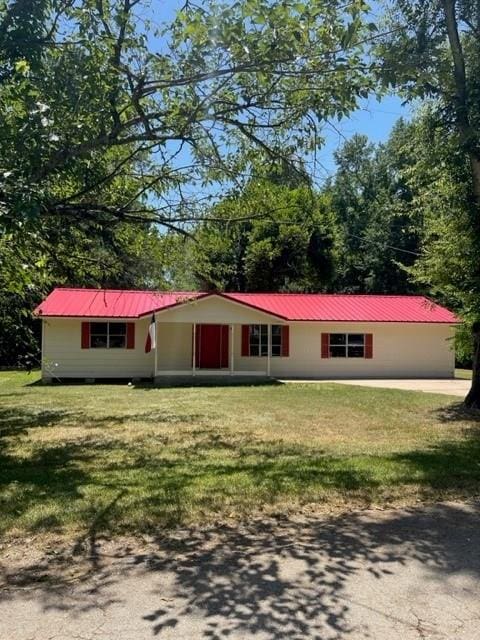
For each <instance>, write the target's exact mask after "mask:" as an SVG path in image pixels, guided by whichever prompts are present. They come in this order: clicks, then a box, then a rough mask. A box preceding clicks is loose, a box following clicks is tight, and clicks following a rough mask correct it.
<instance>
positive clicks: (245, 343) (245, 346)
mask: <svg viewBox="0 0 480 640" xmlns="http://www.w3.org/2000/svg"><path fill="white" fill-rule="evenodd" d="M248 355H250V325H248V324H242V356H248Z"/></svg>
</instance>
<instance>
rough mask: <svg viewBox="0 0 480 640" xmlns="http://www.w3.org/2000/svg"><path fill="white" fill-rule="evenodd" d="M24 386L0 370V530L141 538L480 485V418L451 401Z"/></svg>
mask: <svg viewBox="0 0 480 640" xmlns="http://www.w3.org/2000/svg"><path fill="white" fill-rule="evenodd" d="M33 382H34V378H33V377H32V376H30V377H29V376H27V375H26V374H22V373H2V374H0V509H1V513H2V518H1V521H0V531H2V532H4V533H6V532H9V533H11V534H25V533H26V532H39V531H41V532H57V533H62V534H68V533H72V532H76V533H78V532H85V531H88V529H89V528H92V527H94V528H95V530H96V531H104V532H112V531H116V532H119V531H121V532H126V533H136V532H139V531H146V530H149V529H151V528H156V527H158V526H172V525H176V524H180V523H189V522H204V521H208V520H212V519H217V518H224V517H229V516H230V517H237V516H242V515H246V514H251V513H253V512H258V511H259V510H266V511H271V510H277V511H278V510H285V509H297V508H299V507H300V506H301V505H304V504H307V503H313V504H315V505H323V506H325V507H327V508H337V507H343V508H348V507H351V506H360V505H370V504H382V505H385V504H396V503H401V504H408V503H411V502H415V501H418V500H427V499H428V500H430V499H436V498H446V497H459V496H468V495H473V494H477V492H478V488H479V482H480V437H479V430H478V425H479V423H478V422H477V419H476V416H474V415H468V414H464V413H462V412H461V410H460V408H459V406H458V404H456V403H455V402H453V399H452V400H451V399H449V398H448V397H446V396H440V395H430V394H425V393H415V392H408V391H397V390H388V389H373V388H372V389H370V388H366V387H354V386H344V385H334V384H319V385H312V384H306V385H301V384H295V385H260V386H232V387H192V388H148V387H145V388H141V387H140V388H135V387H128V386H127V385H95V386H92V385H87V386H83V385H65V386H55V385H53V386H41V385H35V384H32V383H33Z"/></svg>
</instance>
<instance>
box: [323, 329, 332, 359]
mask: <svg viewBox="0 0 480 640" xmlns="http://www.w3.org/2000/svg"><path fill="white" fill-rule="evenodd" d="M329 357H330V334H329V333H322V358H329Z"/></svg>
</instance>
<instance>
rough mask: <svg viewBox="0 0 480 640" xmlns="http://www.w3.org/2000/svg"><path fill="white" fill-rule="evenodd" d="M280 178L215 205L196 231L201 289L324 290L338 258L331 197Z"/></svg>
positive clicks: (194, 255) (194, 254)
mask: <svg viewBox="0 0 480 640" xmlns="http://www.w3.org/2000/svg"><path fill="white" fill-rule="evenodd" d="M278 182H279V181H278V180H277V178H275V177H274V178H273V180H272V179H267V178H265V179H263V180H261V181H252V182H250V183H249V184H248V185H247V187H246V188H245V189H244V190H243V191H242V192H241V193H233V194H232V195H230V196H228V197H227V198H225V199H224V200H223V201H222V202H221V203H220V204H218V205H216V206H214V207H213V208H212V209H211V210H210V211H209V213H208V214H207V215H206V217H205V220H204V221H203V222H202V223H201V224H200V225H199V227H198V229H197V230H196V232H195V236H194V240H195V241H194V242H193V243H192V244H191V245H190V247H189V250H190V258H189V261H190V265H191V268H192V271H193V273H194V274H195V278H196V282H197V285H199V286H200V287H201V288H207V289H212V288H213V289H225V290H229V291H319V290H324V289H325V288H326V287H328V285H329V282H330V280H331V278H332V273H333V269H334V260H335V243H336V238H335V221H334V218H333V216H332V213H331V209H330V204H329V201H328V198H327V197H326V196H323V197H322V196H319V195H318V194H316V193H314V192H313V191H312V189H311V187H310V186H308V185H303V186H296V187H290V186H288V185H282V184H279V183H278Z"/></svg>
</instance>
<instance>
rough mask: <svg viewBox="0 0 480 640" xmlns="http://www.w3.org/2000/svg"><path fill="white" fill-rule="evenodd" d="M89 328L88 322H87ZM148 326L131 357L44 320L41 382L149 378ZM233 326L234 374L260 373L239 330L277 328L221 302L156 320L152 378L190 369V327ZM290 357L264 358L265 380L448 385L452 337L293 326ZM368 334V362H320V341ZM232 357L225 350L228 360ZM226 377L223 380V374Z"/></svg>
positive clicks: (406, 329) (366, 327) (421, 328)
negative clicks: (444, 380) (86, 345)
mask: <svg viewBox="0 0 480 640" xmlns="http://www.w3.org/2000/svg"><path fill="white" fill-rule="evenodd" d="M89 320H95V319H94V318H91V319H89ZM149 321H150V318H143V319H141V320H137V321H136V322H135V349H131V350H130V349H82V348H81V320H80V319H73V318H69V319H54V318H49V319H44V320H43V324H44V338H43V358H44V363H45V364H44V371H43V375H44V377H52V375H56V376H58V377H72V378H73V377H85V378H102V377H149V376H151V375H152V374H153V370H154V366H155V353H154V352H151V353H150V354H145V353H144V344H145V338H146V335H147V330H148V324H149ZM193 322H196V323H197V324H201V323H214V324H232V323H234V324H233V338H234V339H233V345H234V356H233V358H234V362H233V364H234V370H235V371H236V372H238V373H247V372H251V373H257V374H258V373H266V372H267V358H265V357H242V355H241V326H242V324H250V323H267V322H272V323H274V324H276V323H277V322H278V321H276V320H275V319H272V318H270V317H269V316H266V315H265V314H262V313H260V312H256V311H255V310H252V309H249V308H248V307H243V306H242V305H237V304H233V303H230V302H228V301H225V300H222V299H221V298H209V299H207V300H205V301H203V302H202V301H201V302H198V303H194V304H192V305H187V306H186V307H182V308H179V309H171V310H169V311H168V312H165V313H161V314H159V315H158V317H157V372H158V373H159V374H160V373H162V372H164V373H166V372H171V373H175V372H177V373H182V372H183V373H188V372H189V371H191V369H192V323H193ZM289 326H290V355H289V357H281V358H279V357H272V358H271V369H270V371H271V375H272V376H276V377H305V378H355V377H357V378H377V377H378V378H382V377H383V378H389V377H400V378H401V377H403V378H407V377H451V376H452V375H453V370H454V352H453V341H452V340H451V338H452V337H453V332H454V329H453V328H452V327H450V326H446V325H433V324H432V325H427V324H425V325H424V324H394V323H391V324H388V323H370V324H352V323H348V324H346V323H343V324H342V323H336V324H333V323H332V324H327V323H313V322H296V323H295V322H293V323H290V324H289ZM322 332H324V333H343V332H346V333H347V332H351V333H372V334H373V358H372V359H371V360H370V359H368V360H367V359H363V358H351V359H349V358H328V359H322V358H321V334H322ZM230 354H231V349H230V348H229V358H230ZM227 373H228V372H227Z"/></svg>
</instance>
